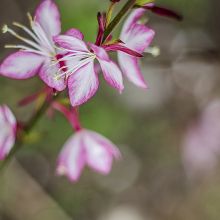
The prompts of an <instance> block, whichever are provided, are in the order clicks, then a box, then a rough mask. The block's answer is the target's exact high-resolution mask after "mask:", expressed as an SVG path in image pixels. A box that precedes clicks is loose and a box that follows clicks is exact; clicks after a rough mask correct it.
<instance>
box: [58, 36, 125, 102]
mask: <svg viewBox="0 0 220 220" xmlns="http://www.w3.org/2000/svg"><path fill="white" fill-rule="evenodd" d="M54 41H55V42H56V44H57V45H58V46H60V47H61V48H60V49H61V50H63V51H66V53H67V54H66V55H65V56H63V57H62V58H61V59H60V60H59V61H62V62H65V64H66V66H64V67H63V68H61V69H60V70H61V71H60V75H59V77H60V78H67V82H68V89H69V97H70V101H71V104H72V106H79V105H81V104H83V103H85V102H87V101H88V100H89V99H90V98H91V97H92V96H94V95H95V93H96V91H97V89H98V86H99V80H98V76H97V73H96V71H95V67H94V62H95V59H97V60H98V61H99V63H100V66H101V69H102V72H103V75H104V78H105V80H106V81H107V82H108V84H109V85H110V86H112V87H114V88H116V89H117V90H119V92H121V91H122V90H123V89H124V86H123V79H122V74H121V70H120V69H119V67H118V66H117V65H116V63H115V62H113V61H112V60H111V59H110V58H109V56H108V54H107V52H106V50H105V49H104V48H102V47H99V46H96V45H95V44H92V43H90V44H89V45H90V48H91V50H89V49H88V47H87V44H86V43H85V42H84V41H83V40H82V38H79V37H74V36H68V35H59V36H56V37H54ZM64 68H66V70H64Z"/></svg>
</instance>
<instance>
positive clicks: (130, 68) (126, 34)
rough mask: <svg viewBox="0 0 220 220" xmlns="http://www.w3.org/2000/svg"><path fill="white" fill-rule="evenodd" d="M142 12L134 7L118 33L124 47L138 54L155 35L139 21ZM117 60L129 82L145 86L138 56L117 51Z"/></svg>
mask: <svg viewBox="0 0 220 220" xmlns="http://www.w3.org/2000/svg"><path fill="white" fill-rule="evenodd" d="M144 13H145V9H142V8H140V9H135V10H134V11H133V12H132V13H131V14H130V15H129V17H128V18H127V20H126V22H125V24H124V26H123V29H122V32H121V35H120V40H122V42H123V43H124V45H125V46H126V47H128V48H129V49H131V50H134V51H136V52H138V53H140V54H142V53H143V52H144V51H145V50H146V49H147V48H148V47H149V45H150V43H151V41H152V40H153V37H154V35H155V32H154V31H153V30H152V29H150V28H148V27H146V26H145V25H144V24H140V23H139V20H140V19H141V17H142V16H143V14H144ZM118 60H119V64H120V67H121V69H122V72H123V73H124V74H125V75H126V76H127V77H128V79H129V80H130V81H131V82H133V83H134V84H135V85H137V86H139V87H142V88H147V85H146V83H145V81H144V77H143V75H142V73H141V70H140V67H139V64H138V61H139V58H138V57H135V56H131V55H129V54H126V53H122V52H118Z"/></svg>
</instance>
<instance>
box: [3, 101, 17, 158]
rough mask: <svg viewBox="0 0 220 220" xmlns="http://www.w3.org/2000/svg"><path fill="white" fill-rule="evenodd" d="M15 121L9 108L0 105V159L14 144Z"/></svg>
mask: <svg viewBox="0 0 220 220" xmlns="http://www.w3.org/2000/svg"><path fill="white" fill-rule="evenodd" d="M16 129H17V122H16V119H15V116H14V115H13V113H12V112H11V110H10V109H9V108H8V107H7V106H6V105H2V106H0V160H4V159H5V157H6V156H7V155H8V154H9V152H10V151H11V149H12V147H13V146H14V143H15V139H16Z"/></svg>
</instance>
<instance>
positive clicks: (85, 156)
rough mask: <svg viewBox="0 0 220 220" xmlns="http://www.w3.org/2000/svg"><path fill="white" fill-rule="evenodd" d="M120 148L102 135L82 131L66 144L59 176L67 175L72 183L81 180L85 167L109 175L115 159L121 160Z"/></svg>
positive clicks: (59, 165) (58, 169) (59, 160)
mask: <svg viewBox="0 0 220 220" xmlns="http://www.w3.org/2000/svg"><path fill="white" fill-rule="evenodd" d="M120 156H121V155H120V152H119V150H118V148H117V147H116V146H115V145H114V144H113V143H112V142H111V141H109V140H108V139H106V138H105V137H103V136H102V135H100V134H98V133H96V132H93V131H90V130H85V129H82V130H80V131H77V132H76V134H74V135H73V136H72V137H70V139H69V140H68V141H67V142H66V144H65V145H64V147H63V150H62V151H61V153H60V155H59V158H58V166H57V174H58V175H66V176H67V177H68V178H69V179H70V181H72V182H75V181H77V180H78V179H79V177H80V174H81V172H82V169H83V168H84V166H85V165H88V166H89V167H91V168H92V169H93V170H94V171H96V172H98V173H101V174H103V175H107V174H108V173H109V172H110V171H111V167H112V161H113V159H114V158H115V159H119V158H120Z"/></svg>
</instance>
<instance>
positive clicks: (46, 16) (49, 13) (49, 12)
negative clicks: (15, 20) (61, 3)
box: [35, 0, 61, 37]
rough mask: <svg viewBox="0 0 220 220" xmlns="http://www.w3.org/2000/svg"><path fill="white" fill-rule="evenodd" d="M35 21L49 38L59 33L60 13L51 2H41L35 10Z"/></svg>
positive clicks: (47, 0) (46, 0)
mask: <svg viewBox="0 0 220 220" xmlns="http://www.w3.org/2000/svg"><path fill="white" fill-rule="evenodd" d="M35 20H36V21H37V22H38V23H39V24H40V25H41V27H42V28H43V29H44V31H46V33H47V34H48V36H50V37H52V36H56V35H58V34H59V33H60V32H61V21H60V12H59V9H58V7H57V5H56V4H55V3H54V2H53V1H52V0H43V1H42V3H41V4H40V5H39V6H38V8H37V10H36V13H35Z"/></svg>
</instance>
